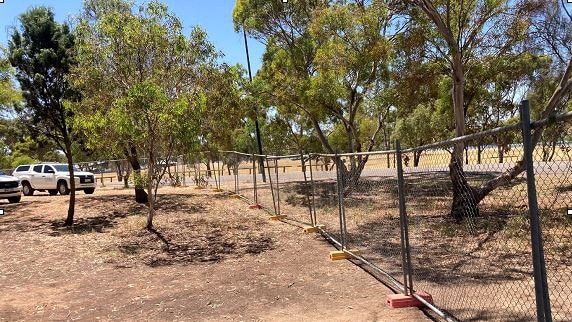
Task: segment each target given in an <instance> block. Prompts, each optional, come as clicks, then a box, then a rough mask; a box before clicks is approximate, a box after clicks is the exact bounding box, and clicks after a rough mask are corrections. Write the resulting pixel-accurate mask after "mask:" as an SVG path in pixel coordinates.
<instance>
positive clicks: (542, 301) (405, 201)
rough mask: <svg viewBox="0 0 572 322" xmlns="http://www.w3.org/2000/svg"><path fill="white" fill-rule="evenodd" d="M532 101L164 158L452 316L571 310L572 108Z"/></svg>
mask: <svg viewBox="0 0 572 322" xmlns="http://www.w3.org/2000/svg"><path fill="white" fill-rule="evenodd" d="M527 111H528V109H527V108H523V110H522V113H521V114H522V115H523V119H522V122H521V123H520V124H514V125H511V126H507V127H503V128H497V129H493V130H489V131H485V132H480V133H476V134H472V135H467V136H465V137H461V138H455V139H453V140H449V141H445V142H439V143H435V144H430V145H426V146H421V147H415V148H407V149H401V148H400V145H399V142H396V150H391V151H376V152H368V153H353V154H300V155H289V156H262V155H255V154H245V153H239V152H220V153H215V152H201V153H192V154H188V155H181V156H177V157H175V158H168V159H164V160H162V161H160V162H159V165H160V166H159V169H161V170H163V171H164V173H165V175H164V178H165V179H164V180H163V181H162V183H163V184H165V185H183V186H185V185H187V186H196V187H198V188H203V189H204V188H209V189H211V188H212V189H214V190H215V191H221V190H226V191H230V192H233V193H235V194H237V195H239V196H241V197H242V198H244V199H246V200H248V202H249V204H250V206H251V207H252V208H263V209H265V210H266V211H268V212H269V213H271V214H272V215H274V217H273V218H274V219H279V220H284V221H290V222H292V223H295V224H299V225H300V226H301V227H305V228H313V229H312V231H318V232H320V233H322V235H324V236H325V237H327V238H328V239H329V240H331V241H332V242H333V243H334V244H335V245H336V246H337V247H338V248H339V249H341V250H342V252H344V253H345V254H347V255H348V257H350V258H353V259H355V260H357V261H360V262H362V264H364V265H366V266H367V267H369V268H371V269H372V271H373V272H375V273H376V275H377V276H378V277H379V278H380V279H381V280H382V281H383V282H384V283H385V284H386V285H388V286H389V287H391V288H392V289H393V290H394V291H396V292H399V293H403V294H404V295H408V296H411V297H412V298H415V299H417V300H419V301H420V302H421V303H422V304H424V305H426V306H427V307H428V308H429V309H430V312H432V314H435V315H436V316H438V317H440V318H443V319H445V320H448V321H457V320H463V321H481V320H486V321H572V304H571V303H572V301H571V300H572V263H571V261H572V260H571V259H570V256H569V254H570V250H571V249H572V145H571V144H570V143H569V142H570V139H571V138H572V125H571V122H570V119H572V113H571V112H568V113H564V114H560V115H558V116H555V117H551V118H550V119H547V120H542V121H537V122H532V123H531V122H530V120H529V119H528V118H527V115H528V112H527ZM532 147H534V149H533V148H532ZM139 162H140V167H141V169H142V170H145V169H146V164H147V163H146V160H144V159H142V160H139ZM161 162H163V163H161ZM80 166H83V168H85V169H86V170H89V171H92V172H94V173H96V176H98V178H101V179H100V180H101V182H102V183H103V182H104V181H105V180H104V179H105V178H106V177H109V176H112V177H113V178H114V179H115V182H113V183H111V182H109V183H108V182H107V181H105V184H122V183H125V180H128V181H130V180H131V179H129V178H132V174H131V173H132V167H131V164H130V163H129V162H127V161H125V160H113V161H101V162H90V163H86V164H80ZM130 174H131V175H130ZM120 178H121V179H120ZM421 291H424V292H427V293H429V294H430V297H428V296H426V294H425V295H423V296H422V295H421V294H423V293H422V292H421Z"/></svg>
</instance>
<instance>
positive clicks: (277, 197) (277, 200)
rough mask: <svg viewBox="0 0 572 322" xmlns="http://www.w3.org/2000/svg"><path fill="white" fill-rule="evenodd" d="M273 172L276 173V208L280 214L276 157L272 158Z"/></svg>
mask: <svg viewBox="0 0 572 322" xmlns="http://www.w3.org/2000/svg"><path fill="white" fill-rule="evenodd" d="M274 172H275V173H276V209H278V213H277V215H280V180H279V179H278V159H274Z"/></svg>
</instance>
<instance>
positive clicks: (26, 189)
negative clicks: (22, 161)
mask: <svg viewBox="0 0 572 322" xmlns="http://www.w3.org/2000/svg"><path fill="white" fill-rule="evenodd" d="M22 192H23V193H24V196H31V195H33V194H34V189H32V186H30V183H29V182H28V181H24V182H22Z"/></svg>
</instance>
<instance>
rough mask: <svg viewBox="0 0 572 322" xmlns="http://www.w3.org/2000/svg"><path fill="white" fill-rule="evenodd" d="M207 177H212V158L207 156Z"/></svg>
mask: <svg viewBox="0 0 572 322" xmlns="http://www.w3.org/2000/svg"><path fill="white" fill-rule="evenodd" d="M206 164H207V177H209V178H210V177H212V173H211V160H210V158H208V157H207V162H206Z"/></svg>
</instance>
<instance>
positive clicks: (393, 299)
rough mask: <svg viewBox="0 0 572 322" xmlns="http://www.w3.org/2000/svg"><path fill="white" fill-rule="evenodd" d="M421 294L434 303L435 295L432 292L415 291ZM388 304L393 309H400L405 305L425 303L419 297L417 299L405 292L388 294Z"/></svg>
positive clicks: (417, 305)
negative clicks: (404, 293)
mask: <svg viewBox="0 0 572 322" xmlns="http://www.w3.org/2000/svg"><path fill="white" fill-rule="evenodd" d="M415 294H417V295H419V296H421V297H422V298H423V299H425V300H426V301H427V302H429V303H433V297H432V296H431V294H429V293H427V292H423V291H421V292H417V293H415ZM387 305H389V307H390V308H392V309H398V308H403V307H413V306H415V307H422V306H423V303H421V302H420V301H419V300H418V299H416V298H415V297H414V296H413V295H403V294H390V295H388V296H387Z"/></svg>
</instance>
